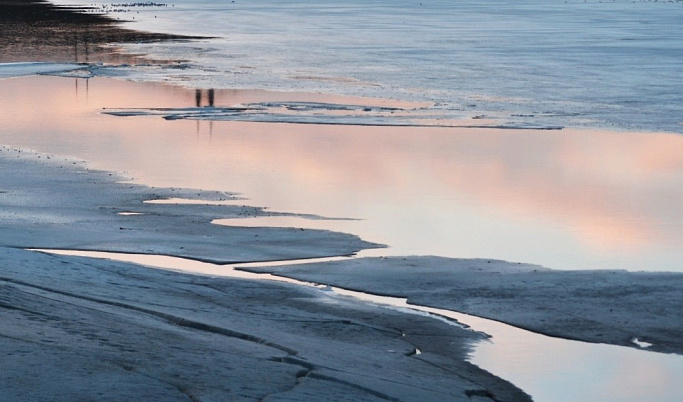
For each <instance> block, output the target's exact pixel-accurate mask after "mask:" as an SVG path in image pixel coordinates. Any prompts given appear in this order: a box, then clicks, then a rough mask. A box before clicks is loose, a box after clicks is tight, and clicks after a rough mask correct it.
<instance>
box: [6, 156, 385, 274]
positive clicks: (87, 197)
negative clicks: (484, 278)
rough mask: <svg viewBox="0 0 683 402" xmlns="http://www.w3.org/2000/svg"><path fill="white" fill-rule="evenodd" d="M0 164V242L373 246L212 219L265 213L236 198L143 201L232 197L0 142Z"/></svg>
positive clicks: (191, 250)
mask: <svg viewBox="0 0 683 402" xmlns="http://www.w3.org/2000/svg"><path fill="white" fill-rule="evenodd" d="M48 158H49V159H48ZM0 171H2V172H3V174H2V175H0V245H4V246H9V247H17V248H47V249H77V250H90V251H115V252H127V253H141V254H165V255H173V256H179V257H186V258H191V259H195V260H202V261H208V262H216V263H223V264H227V263H234V262H248V261H270V260H282V259H298V258H315V257H327V256H337V255H348V254H353V253H355V252H357V251H359V250H362V249H365V248H369V247H370V248H372V247H378V245H376V244H373V243H368V242H365V241H363V240H361V239H359V238H358V237H357V236H354V235H349V234H343V233H334V232H330V231H324V230H299V229H290V228H263V229H259V228H240V227H230V226H221V225H214V224H212V223H211V221H212V220H213V219H216V218H222V217H225V218H239V217H247V216H266V215H269V214H270V213H269V212H266V211H264V210H263V209H260V208H255V207H246V206H240V205H239V202H237V203H236V205H234V206H232V205H229V206H215V205H163V204H149V203H144V201H145V200H154V199H163V198H171V197H178V198H189V199H208V200H220V199H230V198H232V196H231V195H230V194H225V193H222V192H206V191H201V190H181V189H164V188H157V189H154V188H149V187H145V186H141V185H135V184H131V183H123V182H121V180H122V179H124V178H123V177H120V176H117V175H116V174H112V173H109V172H104V171H97V170H92V169H89V168H88V167H87V166H86V165H84V164H82V163H80V162H77V161H73V160H70V159H65V158H59V157H55V156H52V157H51V156H50V155H45V154H38V153H32V152H28V151H24V150H17V149H12V148H9V147H2V146H0ZM121 212H137V213H140V214H142V215H134V216H123V215H119V213H121Z"/></svg>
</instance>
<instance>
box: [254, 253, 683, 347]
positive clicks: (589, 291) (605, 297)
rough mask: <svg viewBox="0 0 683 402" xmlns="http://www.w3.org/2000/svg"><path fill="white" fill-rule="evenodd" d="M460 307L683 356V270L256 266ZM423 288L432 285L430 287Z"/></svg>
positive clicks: (427, 260) (475, 263) (411, 260)
mask: <svg viewBox="0 0 683 402" xmlns="http://www.w3.org/2000/svg"><path fill="white" fill-rule="evenodd" d="M245 270H248V271H250V272H268V273H273V274H276V275H281V276H286V277H289V278H295V279H300V280H306V281H311V282H317V283H322V284H327V285H332V286H339V287H342V288H347V289H353V290H357V291H362V292H369V293H375V294H384V295H391V296H400V297H407V298H408V302H409V303H414V304H419V305H426V306H431V307H437V308H442V309H447V310H455V311H459V312H463V313H468V314H472V315H476V316H479V317H485V318H489V319H493V320H496V321H500V322H504V323H507V324H510V325H514V326H516V327H519V328H524V329H528V330H530V331H533V332H537V333H541V334H546V335H551V336H556V337H560V338H565V339H575V340H581V341H586V342H595V343H607V344H614V345H621V346H629V347H635V348H639V347H640V346H638V344H637V343H636V342H634V339H637V340H638V341H639V342H647V343H650V344H652V345H651V346H649V347H648V350H652V351H658V352H665V353H677V354H683V310H681V308H680V302H681V300H683V274H680V273H666V272H657V273H649V272H627V271H556V270H551V269H547V268H542V267H539V266H535V265H529V264H513V263H508V262H504V261H495V260H481V259H476V260H473V259H450V258H440V257H403V258H402V257H390V258H362V259H353V260H348V261H339V262H331V263H326V264H306V265H298V266H294V265H292V266H286V267H268V268H249V269H245ZM424 289H429V291H428V292H425V291H424Z"/></svg>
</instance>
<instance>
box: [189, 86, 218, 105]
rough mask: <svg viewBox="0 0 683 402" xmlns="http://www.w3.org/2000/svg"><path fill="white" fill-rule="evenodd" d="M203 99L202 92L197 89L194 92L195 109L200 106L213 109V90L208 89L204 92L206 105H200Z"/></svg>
mask: <svg viewBox="0 0 683 402" xmlns="http://www.w3.org/2000/svg"><path fill="white" fill-rule="evenodd" d="M203 98H204V91H203V90H201V89H197V90H195V92H194V102H195V105H196V106H197V107H201V106H210V107H213V102H214V91H213V89H208V90H207V91H206V102H207V104H206V105H202V99H203Z"/></svg>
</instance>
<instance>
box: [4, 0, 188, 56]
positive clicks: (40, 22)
mask: <svg viewBox="0 0 683 402" xmlns="http://www.w3.org/2000/svg"><path fill="white" fill-rule="evenodd" d="M86 10H87V8H85V7H59V6H55V5H53V4H51V3H49V2H47V1H43V0H28V1H17V0H0V50H1V51H0V63H8V62H26V61H41V62H57V63H64V62H75V63H83V62H86V63H119V64H120V63H135V62H142V61H145V62H150V61H152V62H163V61H158V60H148V59H145V58H144V57H142V56H136V55H124V54H121V53H119V52H117V51H116V49H115V48H111V47H108V48H105V47H104V46H105V45H109V46H111V45H115V44H117V43H141V42H143V43H144V42H158V41H165V40H191V39H199V37H190V36H183V35H170V34H162V33H151V32H139V31H135V30H131V29H126V28H122V27H121V26H120V25H119V23H118V22H117V21H116V20H114V19H112V18H110V17H108V16H106V15H102V14H98V13H86V12H85V11H86Z"/></svg>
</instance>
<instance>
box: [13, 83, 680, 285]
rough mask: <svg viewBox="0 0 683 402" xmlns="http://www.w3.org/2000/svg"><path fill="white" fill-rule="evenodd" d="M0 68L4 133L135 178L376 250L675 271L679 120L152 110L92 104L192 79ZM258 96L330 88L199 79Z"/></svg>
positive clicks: (137, 100)
mask: <svg viewBox="0 0 683 402" xmlns="http://www.w3.org/2000/svg"><path fill="white" fill-rule="evenodd" d="M0 84H1V85H0V95H1V96H0V110H1V111H0V116H2V120H3V130H2V132H1V133H0V141H1V142H2V143H4V144H10V145H16V146H23V147H27V148H33V149H35V150H38V151H43V152H48V153H55V154H60V155H70V156H75V157H78V158H83V159H85V160H87V161H88V162H90V164H91V166H93V167H96V168H104V169H111V170H117V171H124V172H127V173H128V174H130V175H132V176H133V177H135V178H137V179H139V180H140V181H141V182H143V183H146V184H151V185H160V186H175V187H181V186H182V187H195V188H196V187H199V188H202V189H207V190H208V189H216V190H222V191H229V192H239V193H241V194H242V195H243V196H244V197H246V198H248V199H249V201H240V203H249V204H253V205H259V206H266V207H269V208H270V209H272V210H274V211H282V212H298V213H306V214H309V213H310V214H318V215H322V216H327V217H335V218H336V217H344V218H354V219H357V220H333V221H314V222H315V223H314V224H315V225H316V226H320V225H322V226H323V227H327V228H330V229H333V230H340V231H346V232H351V233H355V234H358V235H360V236H361V237H363V238H365V239H366V240H369V241H374V242H380V243H385V244H388V245H390V246H391V248H390V249H388V250H384V253H385V254H394V255H395V254H399V255H405V254H434V255H442V256H453V257H482V258H497V259H504V260H509V261H519V262H529V263H537V264H542V265H544V266H547V267H550V268H558V269H602V268H623V269H629V270H661V271H679V272H680V271H683V250H680V247H678V245H680V244H681V242H682V241H683V212H681V210H680V205H683V137H681V136H680V135H675V134H657V133H632V132H625V133H611V132H603V131H597V130H583V131H579V130H562V131H540V130H539V131H533V130H496V129H462V128H458V129H453V128H414V127H353V126H326V125H298V124H281V123H277V124H275V123H248V122H209V121H183V120H178V121H166V120H163V119H161V118H160V117H156V116H151V117H149V116H148V117H115V116H107V115H103V114H100V113H99V112H100V111H101V110H102V108H135V107H140V108H149V107H194V106H195V104H196V92H195V91H193V90H185V89H181V88H175V87H170V86H165V85H159V84H141V83H129V82H122V81H114V80H110V79H104V78H95V79H90V80H88V81H86V80H84V79H74V78H55V77H30V78H15V79H5V80H2V81H1V82H0ZM207 96H208V95H207ZM265 100H289V101H300V100H309V101H311V100H312V101H316V102H337V103H341V102H343V101H344V100H345V99H344V98H342V97H327V96H324V95H310V94H289V93H280V94H277V93H268V92H262V91H235V90H216V91H215V92H214V102H215V103H216V104H217V105H219V106H230V105H233V104H237V103H250V102H259V101H261V102H262V101H265ZM346 101H347V102H348V103H351V104H358V102H359V101H363V102H366V103H368V104H378V103H383V104H384V105H385V106H386V105H387V102H389V101H378V100H363V99H358V98H352V99H346ZM402 106H406V105H402ZM300 222H301V220H300V219H299V220H298V221H294V222H293V223H291V224H292V225H294V226H297V225H301V223H300ZM244 224H249V223H248V222H247V221H245V222H244ZM278 224H280V225H287V224H288V223H287V222H281V223H278Z"/></svg>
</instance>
